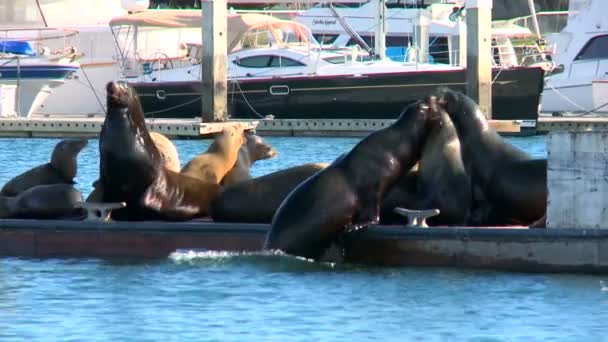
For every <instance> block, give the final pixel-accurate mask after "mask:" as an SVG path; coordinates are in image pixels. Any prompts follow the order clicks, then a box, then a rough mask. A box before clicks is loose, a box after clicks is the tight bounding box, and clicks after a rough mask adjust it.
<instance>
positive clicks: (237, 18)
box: [110, 10, 308, 51]
mask: <svg viewBox="0 0 608 342" xmlns="http://www.w3.org/2000/svg"><path fill="white" fill-rule="evenodd" d="M227 20H228V38H227V39H228V42H227V43H228V51H230V50H231V49H232V48H233V47H234V46H236V45H237V43H238V41H239V40H240V39H241V37H242V36H243V35H244V34H245V33H246V32H248V31H250V30H253V29H257V28H265V27H272V26H275V25H289V26H292V27H293V28H294V30H296V31H300V32H306V31H308V29H307V28H306V26H304V25H302V24H300V23H297V22H295V21H291V20H282V19H279V18H275V17H272V16H269V15H265V14H258V13H245V14H228V17H227ZM202 21H203V18H202V11H201V10H148V11H143V12H139V13H135V14H129V15H124V16H120V17H116V18H113V19H112V20H111V21H110V27H112V28H115V27H119V26H137V27H163V28H198V27H201V26H202ZM302 37H304V38H305V37H306V34H303V35H302Z"/></svg>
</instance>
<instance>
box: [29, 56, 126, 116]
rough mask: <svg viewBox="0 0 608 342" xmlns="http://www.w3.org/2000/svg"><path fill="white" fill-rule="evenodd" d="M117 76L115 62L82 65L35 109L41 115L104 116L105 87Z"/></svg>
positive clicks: (118, 73)
mask: <svg viewBox="0 0 608 342" xmlns="http://www.w3.org/2000/svg"><path fill="white" fill-rule="evenodd" d="M119 75H120V71H119V67H118V64H117V63H115V62H107V63H91V64H83V65H81V67H80V69H79V70H78V71H77V72H76V73H75V74H74V76H73V77H72V78H70V79H68V80H66V82H65V84H64V85H62V86H61V87H60V88H58V89H55V90H54V91H53V96H51V97H49V98H48V99H47V100H46V101H45V102H44V103H41V105H40V106H37V107H36V108H35V109H34V112H35V113H36V114H42V115H55V114H60V115H83V114H85V115H103V114H104V113H105V97H106V90H105V86H106V84H107V83H108V82H109V81H111V80H114V79H118V78H119Z"/></svg>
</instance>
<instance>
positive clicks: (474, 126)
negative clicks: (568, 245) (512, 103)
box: [436, 88, 547, 225]
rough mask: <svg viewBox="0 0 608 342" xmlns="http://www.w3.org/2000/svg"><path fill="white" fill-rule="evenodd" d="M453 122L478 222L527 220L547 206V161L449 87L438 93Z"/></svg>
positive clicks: (493, 223)
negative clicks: (527, 150) (497, 128)
mask: <svg viewBox="0 0 608 342" xmlns="http://www.w3.org/2000/svg"><path fill="white" fill-rule="evenodd" d="M436 96H437V97H438V100H437V101H438V103H439V104H440V105H441V106H442V107H444V108H445V110H446V111H447V113H448V114H449V115H450V118H451V119H452V121H453V122H454V126H455V127H456V132H457V133H458V138H459V140H460V143H461V152H462V160H463V162H464V165H465V168H466V170H467V173H468V174H469V175H470V177H471V182H472V185H473V189H474V192H473V213H472V214H471V220H472V221H471V224H474V225H509V224H523V225H528V224H531V223H534V222H536V221H537V220H539V219H540V218H541V217H542V216H543V215H544V214H545V212H546V209H547V160H546V159H533V158H532V157H531V156H529V155H528V154H527V153H525V152H524V151H522V150H520V149H518V148H517V147H515V146H513V145H511V144H509V143H508V142H506V141H504V140H503V139H502V138H501V137H500V136H499V135H498V134H497V133H496V131H494V130H493V129H492V128H491V127H490V125H489V124H488V121H487V119H486V116H485V115H484V113H482V112H481V110H480V109H479V106H478V105H477V104H476V103H475V101H473V100H472V99H471V98H469V97H468V96H466V95H464V94H462V93H459V92H455V91H452V90H449V89H445V88H443V89H440V90H438V91H437V92H436Z"/></svg>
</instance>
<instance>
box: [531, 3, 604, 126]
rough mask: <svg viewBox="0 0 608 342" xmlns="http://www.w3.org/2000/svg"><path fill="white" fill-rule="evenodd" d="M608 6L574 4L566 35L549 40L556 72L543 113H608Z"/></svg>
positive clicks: (548, 83) (545, 93)
mask: <svg viewBox="0 0 608 342" xmlns="http://www.w3.org/2000/svg"><path fill="white" fill-rule="evenodd" d="M607 10H608V2H606V1H599V0H571V1H570V4H569V10H568V22H567V25H566V27H564V29H563V30H562V31H560V32H559V33H556V34H551V35H548V36H547V41H548V42H549V44H551V45H552V46H553V49H554V50H555V52H554V54H553V59H554V61H555V64H556V65H557V67H556V69H555V70H554V71H553V72H552V73H551V74H550V75H549V76H548V77H547V80H546V83H545V87H544V89H543V97H542V107H541V111H542V112H548V113H557V114H558V115H559V114H561V113H564V112H571V113H577V114H579V115H580V114H600V115H605V114H606V113H608V35H607V34H606V30H607V28H608V20H606V18H605V16H603V15H602V13H605V12H606V11H607Z"/></svg>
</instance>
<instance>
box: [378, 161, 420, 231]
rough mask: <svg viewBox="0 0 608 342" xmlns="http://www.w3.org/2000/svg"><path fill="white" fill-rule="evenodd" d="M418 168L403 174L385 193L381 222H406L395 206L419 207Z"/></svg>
mask: <svg viewBox="0 0 608 342" xmlns="http://www.w3.org/2000/svg"><path fill="white" fill-rule="evenodd" d="M417 189H418V168H417V167H414V168H413V169H412V170H410V172H408V173H406V174H405V175H403V176H402V177H401V178H399V181H397V182H396V183H395V184H394V185H393V186H392V187H391V188H390V189H389V190H388V191H387V192H386V194H385V195H384V197H383V198H382V203H381V205H380V224H405V223H406V219H405V218H404V217H403V216H401V215H398V214H397V213H395V210H394V209H395V208H397V207H401V208H406V209H415V208H418V194H417Z"/></svg>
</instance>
